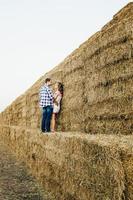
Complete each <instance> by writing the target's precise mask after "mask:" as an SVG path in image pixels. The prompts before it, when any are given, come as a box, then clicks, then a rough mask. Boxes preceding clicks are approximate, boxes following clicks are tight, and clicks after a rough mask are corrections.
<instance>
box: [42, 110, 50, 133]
mask: <svg viewBox="0 0 133 200" xmlns="http://www.w3.org/2000/svg"><path fill="white" fill-rule="evenodd" d="M52 113H53V107H52V106H46V107H43V113H42V125H41V129H42V132H50V124H51V117H52Z"/></svg>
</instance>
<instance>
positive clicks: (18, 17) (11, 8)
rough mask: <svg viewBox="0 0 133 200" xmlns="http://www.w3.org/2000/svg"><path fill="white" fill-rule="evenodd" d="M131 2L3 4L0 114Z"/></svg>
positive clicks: (26, 0)
mask: <svg viewBox="0 0 133 200" xmlns="http://www.w3.org/2000/svg"><path fill="white" fill-rule="evenodd" d="M128 2H129V1H127V0H99V1H98V0H0V92H1V94H0V112H1V111H2V110H3V109H4V108H5V107H6V106H7V105H8V104H10V103H11V102H12V101H13V100H14V99H15V98H16V97H17V96H19V95H20V94H22V93H23V92H24V91H25V90H27V89H28V88H29V87H30V86H31V85H32V84H33V83H34V82H35V81H36V80H37V79H38V78H40V76H42V75H43V74H44V73H45V72H47V71H49V70H50V69H51V68H53V67H55V66H56V65H57V64H58V63H60V62H61V61H62V60H63V59H64V58H65V57H66V56H68V54H70V53H71V52H72V51H73V50H74V49H75V48H77V47H78V46H79V45H80V44H81V43H83V42H84V41H85V40H87V39H88V38H89V37H90V36H91V35H92V34H94V33H95V32H97V31H98V30H99V29H101V27H102V26H103V25H105V24H106V23H107V22H108V21H109V20H111V19H112V16H113V15H114V14H115V13H116V12H118V11H119V10H120V9H121V8H122V7H123V6H125V5H126V4H127V3H128Z"/></svg>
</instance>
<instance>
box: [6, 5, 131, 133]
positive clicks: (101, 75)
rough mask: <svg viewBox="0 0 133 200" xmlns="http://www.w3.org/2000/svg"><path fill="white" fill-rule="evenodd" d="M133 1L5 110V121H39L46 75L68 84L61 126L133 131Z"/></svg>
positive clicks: (30, 123) (37, 123) (91, 130)
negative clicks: (40, 90) (41, 95)
mask: <svg viewBox="0 0 133 200" xmlns="http://www.w3.org/2000/svg"><path fill="white" fill-rule="evenodd" d="M132 68H133V3H130V4H128V5H127V6H126V7H125V8H124V9H122V10H121V11H120V12H119V13H118V14H116V15H115V16H114V18H113V20H112V21H111V22H109V23H108V24H107V25H106V26H105V27H103V28H102V30H101V31H99V32H97V33H96V34H95V35H94V36H92V37H91V38H90V39H88V41H86V42H85V43H84V44H82V45H81V46H80V47H79V48H78V49H76V50H75V51H74V52H73V53H72V54H71V55H70V56H68V57H67V58H66V59H65V60H64V61H63V62H62V63H61V64H59V66H57V67H55V68H54V69H53V70H52V71H50V72H49V73H47V74H45V75H44V76H43V77H41V78H40V80H38V81H37V82H36V83H35V84H34V85H33V86H32V87H31V88H30V89H29V90H28V91H27V92H26V93H25V94H23V95H22V96H20V97H19V98H18V99H17V100H16V101H14V102H13V103H12V104H11V105H10V106H9V107H8V108H7V109H6V110H5V111H4V112H3V113H2V117H3V121H4V124H10V125H17V126H19V125H20V126H26V127H32V128H39V127H40V113H41V112H40V109H39V106H38V91H39V88H40V87H41V85H42V84H43V81H44V79H45V78H46V77H51V78H52V79H53V81H56V80H60V81H61V82H63V84H64V86H65V87H64V98H63V105H62V112H61V116H60V120H59V127H58V129H59V130H60V129H61V130H63V131H67V130H69V131H71V130H72V131H81V130H82V131H85V132H87V133H107V134H109V133H111V134H112V133H113V134H131V133H132V130H133V119H132V118H133V115H132V107H133V89H132V88H133V87H132V84H133V69H132Z"/></svg>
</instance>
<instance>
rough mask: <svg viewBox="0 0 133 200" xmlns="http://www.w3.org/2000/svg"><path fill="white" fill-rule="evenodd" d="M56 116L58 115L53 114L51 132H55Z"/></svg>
mask: <svg viewBox="0 0 133 200" xmlns="http://www.w3.org/2000/svg"><path fill="white" fill-rule="evenodd" d="M55 115H56V114H55V113H53V114H52V122H51V130H52V132H54V131H55V117H56V116H55Z"/></svg>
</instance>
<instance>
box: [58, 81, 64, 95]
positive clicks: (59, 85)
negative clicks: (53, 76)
mask: <svg viewBox="0 0 133 200" xmlns="http://www.w3.org/2000/svg"><path fill="white" fill-rule="evenodd" d="M57 84H58V90H59V91H60V93H61V94H62V95H63V91H64V87H63V84H62V83H61V82H57Z"/></svg>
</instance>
